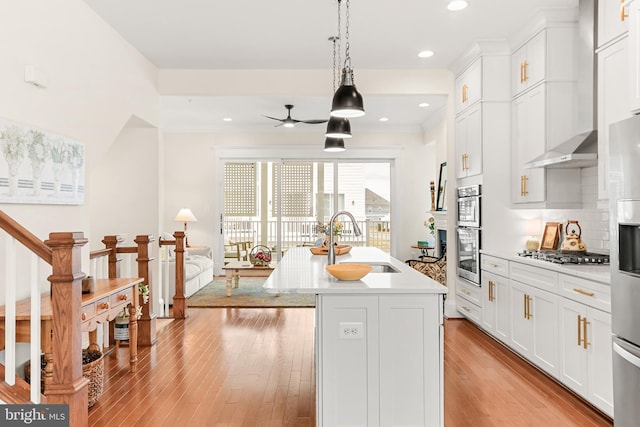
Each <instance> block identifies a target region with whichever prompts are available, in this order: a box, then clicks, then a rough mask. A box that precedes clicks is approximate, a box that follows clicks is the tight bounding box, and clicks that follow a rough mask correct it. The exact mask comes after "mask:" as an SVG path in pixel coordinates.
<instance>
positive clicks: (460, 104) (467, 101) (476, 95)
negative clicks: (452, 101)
mask: <svg viewBox="0 0 640 427" xmlns="http://www.w3.org/2000/svg"><path fill="white" fill-rule="evenodd" d="M480 99H482V58H478V59H476V60H475V61H474V62H473V63H472V64H471V65H470V66H469V68H467V69H466V70H465V71H464V72H463V73H462V74H461V75H459V76H458V77H457V78H456V114H458V113H460V112H462V111H464V110H465V109H466V108H467V107H470V106H471V105H473V104H475V103H476V102H478V101H480Z"/></svg>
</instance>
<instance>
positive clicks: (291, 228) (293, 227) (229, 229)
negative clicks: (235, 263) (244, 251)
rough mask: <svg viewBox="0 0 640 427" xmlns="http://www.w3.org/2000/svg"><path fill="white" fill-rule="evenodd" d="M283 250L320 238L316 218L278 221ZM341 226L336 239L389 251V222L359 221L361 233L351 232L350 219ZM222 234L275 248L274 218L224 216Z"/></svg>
mask: <svg viewBox="0 0 640 427" xmlns="http://www.w3.org/2000/svg"><path fill="white" fill-rule="evenodd" d="M280 224H281V228H282V229H281V236H282V248H281V251H282V253H284V252H286V251H287V250H288V249H289V248H293V247H296V246H312V245H314V243H315V242H316V240H317V239H318V238H319V234H318V231H317V222H316V221H315V220H283V221H282V222H281V223H280ZM342 224H343V226H344V227H343V229H342V233H341V235H340V236H337V238H336V240H337V241H338V242H340V243H345V244H348V245H351V246H373V247H376V248H379V249H380V250H382V251H384V252H387V253H389V252H390V251H391V244H390V222H389V221H378V220H366V221H358V226H359V227H360V229H361V230H362V235H361V236H356V235H355V234H354V232H353V225H352V224H351V222H350V221H344V222H342ZM223 229H224V238H225V241H228V242H248V243H249V247H252V246H254V245H265V246H267V247H269V248H272V249H275V247H276V244H277V221H276V220H275V219H274V220H270V221H267V223H266V224H264V223H263V222H262V221H259V220H244V219H225V220H224V224H223Z"/></svg>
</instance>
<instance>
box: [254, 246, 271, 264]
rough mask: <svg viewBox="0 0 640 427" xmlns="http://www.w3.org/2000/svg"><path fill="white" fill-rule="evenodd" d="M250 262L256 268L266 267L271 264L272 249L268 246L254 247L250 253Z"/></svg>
mask: <svg viewBox="0 0 640 427" xmlns="http://www.w3.org/2000/svg"><path fill="white" fill-rule="evenodd" d="M249 261H251V264H253V265H254V266H256V267H266V266H268V265H269V263H270V262H271V249H269V248H268V247H266V246H263V245H258V246H254V247H253V248H252V249H251V252H249Z"/></svg>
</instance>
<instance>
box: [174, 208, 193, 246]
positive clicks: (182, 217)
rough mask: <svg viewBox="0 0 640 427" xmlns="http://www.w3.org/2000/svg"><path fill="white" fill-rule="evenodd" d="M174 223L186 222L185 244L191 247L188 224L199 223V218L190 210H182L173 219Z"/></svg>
mask: <svg viewBox="0 0 640 427" xmlns="http://www.w3.org/2000/svg"><path fill="white" fill-rule="evenodd" d="M173 220H174V221H180V222H184V243H185V245H186V247H189V237H187V223H188V222H197V221H198V218H196V216H195V215H194V214H193V212H191V209H189V208H182V209H180V210H179V211H178V214H177V215H176V217H175V218H174V219H173Z"/></svg>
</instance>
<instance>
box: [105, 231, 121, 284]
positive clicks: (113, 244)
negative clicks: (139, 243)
mask: <svg viewBox="0 0 640 427" xmlns="http://www.w3.org/2000/svg"><path fill="white" fill-rule="evenodd" d="M123 240H124V239H123V238H122V237H121V236H104V239H103V240H102V243H104V247H105V248H107V249H111V253H110V254H109V279H116V278H118V277H120V261H122V258H118V253H117V249H116V248H117V247H118V245H119V244H120V243H121V242H122V241H123Z"/></svg>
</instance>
